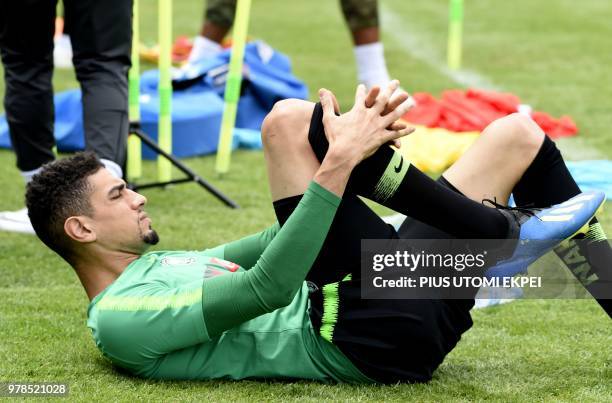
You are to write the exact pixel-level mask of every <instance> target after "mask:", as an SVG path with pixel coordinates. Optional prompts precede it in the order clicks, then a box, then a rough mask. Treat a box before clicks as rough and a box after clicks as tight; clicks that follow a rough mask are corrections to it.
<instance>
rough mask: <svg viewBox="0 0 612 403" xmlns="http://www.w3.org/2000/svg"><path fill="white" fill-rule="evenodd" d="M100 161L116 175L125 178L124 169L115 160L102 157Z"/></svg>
mask: <svg viewBox="0 0 612 403" xmlns="http://www.w3.org/2000/svg"><path fill="white" fill-rule="evenodd" d="M100 161H101V162H102V163H103V164H104V167H105V168H106V169H108V170H109V171H110V173H112V174H113V175H114V176H116V177H117V178H119V179H122V178H123V169H121V167H120V166H119V164H117V163H116V162H114V161H111V160H107V159H104V158H100Z"/></svg>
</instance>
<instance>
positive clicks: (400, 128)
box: [319, 80, 414, 165]
mask: <svg viewBox="0 0 612 403" xmlns="http://www.w3.org/2000/svg"><path fill="white" fill-rule="evenodd" d="M398 87H399V81H397V80H393V81H391V82H390V83H389V85H388V86H387V88H386V89H385V90H384V91H382V92H381V90H380V88H379V87H373V88H372V89H371V90H370V91H369V92H368V91H366V87H365V86H364V85H363V84H360V85H359V86H358V87H357V91H356V93H355V104H354V105H353V107H352V108H351V110H350V111H348V112H346V113H343V114H341V115H340V116H337V115H336V113H335V112H339V108H338V103H337V101H336V98H335V96H334V94H333V93H332V92H331V91H329V90H326V89H321V90H319V98H320V101H321V106H322V107H323V127H324V128H325V135H326V136H327V140H328V142H329V152H332V153H334V154H337V155H342V156H343V158H344V159H345V160H347V161H349V162H351V163H352V164H354V165H357V164H358V163H359V162H361V161H362V160H364V159H366V158H367V157H369V156H370V155H372V154H374V153H375V152H376V150H378V148H379V147H380V146H381V145H383V144H387V143H391V144H394V145H395V146H397V147H399V145H400V143H399V139H400V138H401V137H403V136H406V135H408V134H410V133H412V132H413V131H414V128H413V127H408V126H407V125H405V124H403V123H399V122H397V120H398V119H399V118H400V117H401V116H402V115H404V114H405V113H406V112H408V110H409V109H410V108H411V107H412V106H413V102H412V99H410V98H409V96H408V94H407V93H406V92H404V91H399V93H398V94H397V95H395V96H394V97H392V95H393V93H394V92H395V91H396V90H397V89H398Z"/></svg>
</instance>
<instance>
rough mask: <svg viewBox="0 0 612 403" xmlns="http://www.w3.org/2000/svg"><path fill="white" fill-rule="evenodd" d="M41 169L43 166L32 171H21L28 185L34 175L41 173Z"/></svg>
mask: <svg viewBox="0 0 612 403" xmlns="http://www.w3.org/2000/svg"><path fill="white" fill-rule="evenodd" d="M41 169H42V167H40V168H36V169H33V170H31V171H21V176H22V177H23V180H24V181H25V183H26V185H27V184H28V183H30V181H31V180H32V177H33V176H34V175H36V174H37V173H39V172H40V170H41Z"/></svg>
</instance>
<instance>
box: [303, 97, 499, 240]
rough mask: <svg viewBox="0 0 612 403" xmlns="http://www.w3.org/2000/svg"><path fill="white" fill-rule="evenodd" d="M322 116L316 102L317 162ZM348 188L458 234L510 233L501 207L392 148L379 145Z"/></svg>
mask: <svg viewBox="0 0 612 403" xmlns="http://www.w3.org/2000/svg"><path fill="white" fill-rule="evenodd" d="M322 117H323V110H322V108H321V105H320V104H318V103H317V104H316V106H315V109H314V112H313V115H312V120H311V122H310V131H309V133H308V139H309V141H310V144H311V146H312V149H313V150H314V152H315V155H316V156H317V158H318V159H319V161H322V160H323V158H324V157H325V154H326V153H327V149H328V147H329V144H328V142H327V138H326V137H325V132H324V129H323V123H322V121H321V119H322ZM347 192H351V193H355V194H358V195H360V196H364V197H367V198H368V199H370V200H373V201H375V202H377V203H380V204H382V205H384V206H386V207H389V208H391V209H393V210H395V211H398V212H400V213H403V214H405V215H407V216H410V217H412V218H414V219H417V220H419V221H421V222H424V223H426V224H429V225H431V226H433V227H436V228H438V229H440V230H442V231H444V232H447V233H449V234H450V235H453V236H455V237H457V238H468V239H469V238H471V239H481V238H482V239H502V238H506V236H507V234H508V221H507V219H506V217H505V216H504V215H502V214H501V213H500V212H499V211H497V210H495V209H492V208H489V207H485V206H483V205H482V204H480V203H477V202H475V201H473V200H470V199H469V198H467V197H465V196H463V195H461V194H458V193H456V192H453V191H452V190H450V189H447V188H445V187H444V186H442V185H440V184H439V183H436V182H435V181H434V180H432V179H431V178H430V177H428V176H427V175H425V174H424V173H423V172H421V171H419V170H418V169H417V168H416V167H415V166H414V165H412V164H410V162H409V161H407V160H406V159H404V158H403V157H402V156H401V155H400V154H399V153H397V152H395V151H394V150H393V149H392V148H391V147H389V146H382V147H380V148H379V149H378V151H376V152H375V153H374V154H373V155H372V156H371V157H369V158H368V159H366V160H364V161H362V162H361V164H359V165H358V166H357V167H356V168H355V170H354V171H353V174H352V175H351V177H350V179H349V183H348V186H347Z"/></svg>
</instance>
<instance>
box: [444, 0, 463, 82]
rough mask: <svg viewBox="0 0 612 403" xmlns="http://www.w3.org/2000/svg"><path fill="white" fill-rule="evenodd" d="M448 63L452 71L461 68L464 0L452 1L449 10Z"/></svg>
mask: <svg viewBox="0 0 612 403" xmlns="http://www.w3.org/2000/svg"><path fill="white" fill-rule="evenodd" d="M448 19H449V21H448V49H447V52H448V53H447V62H448V67H449V68H450V69H451V70H458V69H460V68H461V47H462V45H461V35H462V31H463V0H450V4H449V10H448Z"/></svg>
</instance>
